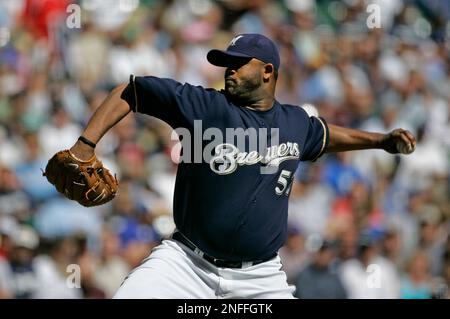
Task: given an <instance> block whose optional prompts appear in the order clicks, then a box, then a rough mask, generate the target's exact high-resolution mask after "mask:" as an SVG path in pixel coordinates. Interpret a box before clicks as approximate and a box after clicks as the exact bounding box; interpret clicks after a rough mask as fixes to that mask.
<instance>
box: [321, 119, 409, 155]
mask: <svg viewBox="0 0 450 319" xmlns="http://www.w3.org/2000/svg"><path fill="white" fill-rule="evenodd" d="M328 130H329V143H328V145H327V147H326V148H325V153H335V152H344V151H353V150H364V149H383V150H385V151H386V152H389V153H391V154H397V153H404V154H409V153H412V152H413V151H414V149H415V148H416V139H415V138H414V136H413V135H412V134H411V132H409V131H407V130H404V129H401V128H399V129H395V130H393V131H391V132H389V133H387V134H382V133H373V132H367V131H362V130H356V129H351V128H346V127H342V126H337V125H333V124H328Z"/></svg>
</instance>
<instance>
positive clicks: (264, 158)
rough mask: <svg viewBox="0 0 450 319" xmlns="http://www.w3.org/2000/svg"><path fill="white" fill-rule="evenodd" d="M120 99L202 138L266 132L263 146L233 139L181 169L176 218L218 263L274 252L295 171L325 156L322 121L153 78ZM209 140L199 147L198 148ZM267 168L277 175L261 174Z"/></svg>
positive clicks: (288, 108) (297, 110)
mask: <svg viewBox="0 0 450 319" xmlns="http://www.w3.org/2000/svg"><path fill="white" fill-rule="evenodd" d="M122 98H123V99H124V100H126V101H127V102H128V104H129V105H130V107H131V108H132V109H133V111H135V112H141V113H145V114H148V115H151V116H155V117H157V118H159V119H161V120H163V121H165V122H166V123H168V124H169V125H170V126H172V127H173V128H175V129H176V128H180V127H183V128H186V129H188V130H189V131H193V130H194V126H195V123H196V122H195V121H197V120H201V129H202V132H205V131H206V130H207V129H208V128H217V129H219V130H220V131H221V132H222V133H223V135H224V136H226V131H227V128H228V129H230V128H231V129H233V128H239V129H242V130H250V129H252V128H253V129H255V130H254V131H256V133H257V134H258V135H263V134H262V133H260V131H261V132H264V129H266V131H267V133H268V134H267V136H266V135H264V136H263V137H262V140H264V139H266V140H267V147H266V148H261V147H260V148H258V149H254V148H252V146H251V145H250V144H249V145H247V144H244V145H243V146H242V145H240V147H241V148H243V149H239V148H238V147H237V145H239V144H238V143H237V140H231V141H227V142H228V143H225V142H224V143H222V144H219V146H218V147H217V148H214V147H213V148H212V150H211V152H210V153H211V157H210V158H208V160H206V158H203V159H202V160H201V161H200V162H199V163H193V162H192V161H186V162H182V163H180V164H179V165H178V171H177V178H176V185H175V193H174V212H173V213H174V220H175V224H176V227H177V229H178V230H180V231H181V232H182V233H183V234H184V235H186V236H187V237H188V238H189V239H190V240H191V241H192V242H193V243H194V244H195V245H197V246H198V247H199V248H200V249H201V250H203V251H204V252H206V253H207V254H209V255H211V256H214V257H215V258H219V259H225V260H230V261H251V260H257V259H264V258H266V257H269V256H271V255H273V254H274V253H276V252H277V250H278V249H279V248H280V247H281V246H282V245H283V244H284V242H285V239H286V231H287V212H288V197H289V191H290V185H291V182H292V179H293V175H294V172H295V170H296V169H297V166H298V164H299V161H310V160H315V159H317V158H318V157H319V156H321V155H322V153H323V152H324V149H325V148H326V145H327V143H328V128H327V125H326V123H325V121H324V120H323V119H321V118H317V117H309V116H308V114H307V113H306V112H305V111H304V110H303V109H302V108H301V107H299V106H292V105H283V104H280V103H278V102H275V103H274V106H273V107H272V108H271V109H269V110H267V111H255V110H251V109H248V108H245V107H240V106H236V105H234V104H233V103H232V102H231V101H230V100H229V99H227V96H226V95H225V94H224V92H223V91H217V90H214V89H205V88H203V87H200V86H193V85H190V84H181V83H179V82H176V81H174V80H171V79H162V78H157V77H152V76H146V77H134V76H132V77H131V79H130V84H129V85H128V87H127V88H126V90H125V91H124V93H123V95H122ZM197 123H198V122H197ZM270 128H279V136H276V137H277V140H278V144H276V145H271V144H273V142H272V141H273V140H274V139H275V137H274V136H272V134H270V132H271V130H270ZM260 129H262V130H260ZM258 137H259V136H258ZM208 142H209V141H208V140H206V141H202V145H201V147H202V149H203V148H205V147H207V144H208ZM261 144H262V145H263V144H264V143H261ZM183 151H184V149H183ZM206 153H209V152H206ZM261 153H262V154H261ZM192 158H193V156H192ZM265 167H266V168H267V167H272V168H273V167H276V168H277V169H275V170H274V172H273V173H270V174H263V173H262V169H264V168H265Z"/></svg>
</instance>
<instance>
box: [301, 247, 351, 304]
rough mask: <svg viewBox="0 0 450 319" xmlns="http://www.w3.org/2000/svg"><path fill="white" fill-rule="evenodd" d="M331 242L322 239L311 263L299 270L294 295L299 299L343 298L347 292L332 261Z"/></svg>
mask: <svg viewBox="0 0 450 319" xmlns="http://www.w3.org/2000/svg"><path fill="white" fill-rule="evenodd" d="M334 260H335V251H334V248H333V243H331V242H328V241H326V240H325V241H323V242H322V243H321V245H320V247H319V249H318V250H317V252H316V253H315V254H314V256H313V261H312V263H311V264H310V265H309V266H308V267H306V269H304V270H303V271H301V272H300V274H299V276H298V279H297V281H296V287H297V290H296V292H295V296H296V297H297V298H300V299H345V298H347V293H346V291H345V289H344V286H343V284H342V282H341V279H340V278H339V275H338V274H337V271H336V268H335V267H334V265H333V263H334Z"/></svg>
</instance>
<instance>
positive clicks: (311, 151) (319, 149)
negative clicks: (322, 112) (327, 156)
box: [301, 116, 330, 161]
mask: <svg viewBox="0 0 450 319" xmlns="http://www.w3.org/2000/svg"><path fill="white" fill-rule="evenodd" d="M329 136H330V134H329V130H328V125H327V123H326V121H325V120H324V119H323V118H321V117H315V116H311V117H309V120H308V131H307V135H306V141H305V145H304V148H303V153H302V156H301V160H302V161H315V160H317V159H318V158H319V157H320V156H322V155H323V153H324V151H325V149H326V147H327V146H328V143H329Z"/></svg>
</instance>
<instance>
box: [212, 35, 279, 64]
mask: <svg viewBox="0 0 450 319" xmlns="http://www.w3.org/2000/svg"><path fill="white" fill-rule="evenodd" d="M206 58H207V59H208V61H209V62H210V63H211V64H214V65H216V66H221V67H227V66H229V65H230V63H232V62H233V61H236V60H242V59H243V58H244V59H245V58H250V59H251V58H255V59H258V60H261V61H263V62H264V63H272V64H273V66H274V67H275V70H278V68H279V67H280V54H279V53H278V49H277V46H276V45H275V43H273V41H272V40H270V39H269V38H267V37H265V36H263V35H262V34H256V33H247V34H245V33H244V34H239V35H237V36H235V37H234V38H233V40H231V42H230V44H229V45H228V48H227V49H226V50H225V51H223V50H217V49H213V50H211V51H209V52H208V55H207V56H206Z"/></svg>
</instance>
